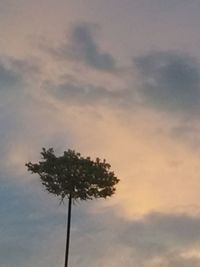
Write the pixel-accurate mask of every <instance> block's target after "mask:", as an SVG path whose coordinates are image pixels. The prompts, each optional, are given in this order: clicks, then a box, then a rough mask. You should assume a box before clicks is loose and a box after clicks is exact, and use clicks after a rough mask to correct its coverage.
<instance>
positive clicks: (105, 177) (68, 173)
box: [26, 148, 119, 200]
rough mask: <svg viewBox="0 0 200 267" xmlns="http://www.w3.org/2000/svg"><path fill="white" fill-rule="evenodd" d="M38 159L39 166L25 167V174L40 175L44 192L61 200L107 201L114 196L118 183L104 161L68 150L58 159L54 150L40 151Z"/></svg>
mask: <svg viewBox="0 0 200 267" xmlns="http://www.w3.org/2000/svg"><path fill="white" fill-rule="evenodd" d="M41 156H42V160H41V161H39V162H38V163H31V162H28V163H26V166H27V168H28V171H31V172H32V173H37V174H39V176H40V178H41V181H42V184H43V185H44V187H45V189H46V190H47V191H48V192H49V193H51V194H54V195H57V196H59V197H60V198H61V200H64V198H65V197H67V198H69V197H71V198H72V199H74V200H88V199H93V198H106V197H110V196H111V195H113V194H114V192H115V185H116V184H117V183H118V182H119V179H117V177H116V176H115V174H114V172H113V171H111V170H110V168H111V166H110V164H108V163H107V162H106V160H105V159H103V160H101V159H99V158H96V159H95V160H92V159H91V158H90V157H82V156H81V154H80V153H76V152H75V151H74V150H70V149H69V150H67V151H64V153H63V155H62V156H59V157H57V156H56V155H55V154H54V150H53V148H49V149H45V148H43V149H42V152H41Z"/></svg>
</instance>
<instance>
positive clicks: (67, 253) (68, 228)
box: [64, 195, 72, 267]
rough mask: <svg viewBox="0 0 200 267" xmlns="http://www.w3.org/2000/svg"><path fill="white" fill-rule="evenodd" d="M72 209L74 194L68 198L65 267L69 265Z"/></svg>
mask: <svg viewBox="0 0 200 267" xmlns="http://www.w3.org/2000/svg"><path fill="white" fill-rule="evenodd" d="M71 209H72V196H71V195H69V200H68V215H67V238H66V250H65V265H64V267H68V258H69V240H70V225H71Z"/></svg>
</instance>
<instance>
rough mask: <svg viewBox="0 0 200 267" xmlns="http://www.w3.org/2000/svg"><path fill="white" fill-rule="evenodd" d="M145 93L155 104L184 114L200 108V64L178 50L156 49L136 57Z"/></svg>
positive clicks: (148, 100)
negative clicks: (160, 50)
mask: <svg viewBox="0 0 200 267" xmlns="http://www.w3.org/2000/svg"><path fill="white" fill-rule="evenodd" d="M135 64H136V66H137V68H138V70H139V73H140V75H141V76H140V78H141V83H142V88H140V94H141V96H142V97H143V98H144V99H145V101H147V103H148V104H151V105H152V106H154V107H155V108H157V109H159V110H163V111H167V112H179V113H181V114H191V113H193V114H194V113H199V111H200V108H199V107H200V67H199V64H198V62H196V61H195V60H194V59H193V58H191V57H189V56H187V55H184V54H181V53H176V52H152V53H149V54H147V55H145V56H141V57H138V58H136V59H135Z"/></svg>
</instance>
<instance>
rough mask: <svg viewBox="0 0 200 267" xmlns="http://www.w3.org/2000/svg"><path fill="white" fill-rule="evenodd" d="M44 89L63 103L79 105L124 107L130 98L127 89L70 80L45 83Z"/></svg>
mask: <svg viewBox="0 0 200 267" xmlns="http://www.w3.org/2000/svg"><path fill="white" fill-rule="evenodd" d="M46 90H47V91H49V92H51V93H52V94H53V95H54V96H55V97H56V98H57V99H59V100H61V101H63V102H65V103H68V104H70V105H79V106H82V105H84V106H85V105H87V106H90V107H93V106H96V105H98V104H99V105H107V106H108V107H112V108H113V107H119V106H124V107H126V106H128V105H129V102H130V101H129V100H130V99H131V98H132V96H131V92H130V91H129V90H108V89H107V88H105V87H102V86H96V85H93V84H87V83H79V82H70V81H69V82H68V81H64V82H62V83H58V84H51V82H50V83H47V84H46ZM132 104H133V102H132Z"/></svg>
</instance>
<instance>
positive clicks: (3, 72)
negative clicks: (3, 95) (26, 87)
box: [0, 63, 21, 90]
mask: <svg viewBox="0 0 200 267" xmlns="http://www.w3.org/2000/svg"><path fill="white" fill-rule="evenodd" d="M20 81H21V76H20V75H18V73H17V72H16V71H14V70H13V69H9V68H7V67H6V66H5V65H4V64H2V63H0V90H4V89H8V88H11V87H13V86H15V85H16V84H19V83H20Z"/></svg>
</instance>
